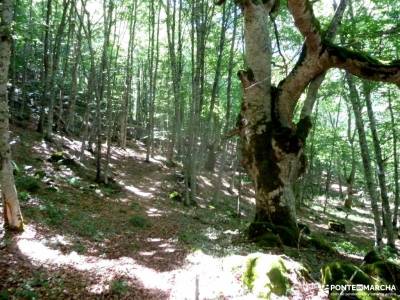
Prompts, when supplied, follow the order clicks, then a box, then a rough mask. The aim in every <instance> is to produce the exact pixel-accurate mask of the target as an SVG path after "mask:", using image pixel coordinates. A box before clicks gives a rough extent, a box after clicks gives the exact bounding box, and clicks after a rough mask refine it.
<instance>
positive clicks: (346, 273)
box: [321, 262, 374, 285]
mask: <svg viewBox="0 0 400 300" xmlns="http://www.w3.org/2000/svg"><path fill="white" fill-rule="evenodd" d="M321 275H322V277H321V282H322V284H324V285H334V284H339V282H348V281H349V280H350V278H352V277H353V279H352V280H351V283H353V284H364V285H373V284H374V281H373V279H372V278H371V277H370V276H368V275H367V274H366V273H365V272H364V271H363V270H361V269H360V268H359V267H357V266H355V265H353V264H350V263H346V262H332V263H329V264H327V265H325V266H323V267H322V269H321Z"/></svg>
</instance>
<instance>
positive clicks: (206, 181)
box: [198, 175, 213, 187]
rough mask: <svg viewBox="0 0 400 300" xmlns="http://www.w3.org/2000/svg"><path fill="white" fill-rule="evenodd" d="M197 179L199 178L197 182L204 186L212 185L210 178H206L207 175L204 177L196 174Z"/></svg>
mask: <svg viewBox="0 0 400 300" xmlns="http://www.w3.org/2000/svg"><path fill="white" fill-rule="evenodd" d="M198 179H199V183H202V184H204V185H205V186H208V187H213V184H212V182H211V180H210V179H208V178H207V177H205V176H203V175H200V176H198Z"/></svg>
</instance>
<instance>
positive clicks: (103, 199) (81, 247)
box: [0, 127, 400, 299]
mask: <svg viewBox="0 0 400 300" xmlns="http://www.w3.org/2000/svg"><path fill="white" fill-rule="evenodd" d="M12 132H13V136H12V150H13V158H14V161H15V163H16V183H17V187H18V190H19V197H20V199H21V208H22V212H23V214H24V217H25V222H26V229H25V231H24V233H22V234H20V235H15V236H8V235H5V233H4V231H3V228H2V227H3V219H2V214H1V216H0V228H1V229H0V299H8V297H10V298H12V297H14V298H16V299H20V298H23V299H38V298H39V299H63V298H64V299H92V298H93V299H110V298H111V299H114V298H115V299H196V298H197V299H217V298H218V299H254V297H255V296H254V295H253V294H251V293H249V292H248V291H247V290H246V288H245V287H244V285H243V284H242V280H241V276H242V274H243V268H244V267H245V265H246V260H247V259H248V256H249V255H251V254H254V253H259V252H263V253H267V254H268V255H282V257H284V258H285V259H286V260H287V261H293V262H299V263H301V264H303V265H304V266H306V267H307V268H308V269H309V270H310V274H311V279H309V280H307V281H304V282H298V284H297V285H296V287H295V288H294V290H293V293H292V295H293V297H292V298H293V299H312V297H316V299H325V298H327V295H326V293H325V292H324V291H323V290H322V289H321V288H320V287H319V286H318V285H315V284H314V285H313V284H312V283H316V282H318V280H319V277H320V273H319V270H320V268H321V266H322V265H323V264H324V263H326V262H330V261H332V260H347V261H353V262H360V261H361V260H362V258H363V256H364V255H365V253H366V252H367V251H368V250H369V249H371V248H372V246H373V226H372V223H371V221H370V219H371V217H370V210H369V208H368V206H367V205H365V204H362V202H357V203H358V204H357V206H355V207H354V209H353V210H352V211H351V212H350V213H347V212H345V211H343V210H341V209H337V208H338V207H341V206H342V205H341V204H340V203H339V202H338V200H335V199H330V201H329V202H328V206H327V211H326V214H323V211H322V210H323V204H324V199H323V198H318V199H317V200H316V201H315V205H314V204H313V206H312V207H304V208H303V209H302V210H301V211H300V216H299V217H300V219H301V220H302V222H303V223H305V224H307V225H308V226H309V227H310V228H311V230H312V232H315V234H318V235H320V236H322V237H324V238H326V239H327V240H329V241H330V243H331V245H332V247H333V248H334V249H336V250H337V251H338V252H334V253H325V252H324V251H320V250H318V249H310V248H307V249H302V248H301V247H299V248H289V247H284V248H269V249H265V248H260V247H259V246H257V245H255V244H252V243H249V242H248V241H247V240H246V239H245V238H244V235H243V231H244V230H245V228H246V227H247V225H248V224H249V222H250V220H251V219H252V212H253V206H254V204H253V201H252V197H253V192H252V190H251V188H250V186H249V185H248V186H246V185H245V186H244V188H243V192H242V203H241V216H240V218H239V217H238V216H237V214H236V205H237V195H236V194H237V191H236V190H233V191H229V183H228V182H229V180H230V179H229V178H230V176H231V172H232V171H229V170H228V171H227V172H225V173H224V178H223V180H222V189H221V191H220V192H219V194H218V197H216V196H215V191H214V189H213V182H215V178H216V177H215V176H217V175H210V174H206V173H202V174H200V176H199V184H200V189H199V196H198V199H197V206H196V207H186V206H184V205H183V203H182V202H181V201H176V200H174V199H171V194H173V193H174V192H177V191H181V190H182V182H181V171H180V168H179V167H178V166H177V167H170V166H168V164H167V162H166V160H165V158H163V157H162V156H158V155H156V156H155V157H154V158H152V159H151V161H150V162H145V147H144V145H143V144H141V143H140V142H130V143H129V145H128V147H127V148H126V149H121V148H118V147H112V161H111V177H112V182H111V183H110V184H108V185H104V184H97V183H95V182H94V181H93V178H94V170H95V168H94V157H93V155H92V154H91V153H90V152H88V151H86V152H85V157H84V159H83V161H82V163H81V162H79V159H78V154H79V151H80V142H79V141H77V140H74V139H69V138H66V137H62V136H56V137H55V139H54V141H53V142H52V143H49V142H45V141H43V140H42V139H41V136H40V135H39V134H38V133H36V132H35V131H33V130H27V129H21V128H18V127H15V128H13V129H12ZM0 209H2V207H0ZM329 219H334V220H341V221H342V222H344V223H345V224H346V228H347V229H348V232H347V233H346V234H342V233H336V232H335V233H333V232H330V231H329V230H328V227H327V226H328V225H327V224H328V221H329ZM399 247H400V245H399Z"/></svg>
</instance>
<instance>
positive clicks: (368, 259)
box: [364, 249, 383, 264]
mask: <svg viewBox="0 0 400 300" xmlns="http://www.w3.org/2000/svg"><path fill="white" fill-rule="evenodd" d="M382 260H383V257H382V255H380V254H379V253H378V251H376V250H375V249H374V250H371V251H369V252H368V253H367V254H366V255H365V257H364V262H365V263H366V264H372V263H375V262H377V261H382Z"/></svg>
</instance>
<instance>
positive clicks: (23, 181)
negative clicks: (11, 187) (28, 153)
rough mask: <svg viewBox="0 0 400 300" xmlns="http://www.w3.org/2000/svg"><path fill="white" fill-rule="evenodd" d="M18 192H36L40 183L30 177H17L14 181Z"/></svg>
mask: <svg viewBox="0 0 400 300" xmlns="http://www.w3.org/2000/svg"><path fill="white" fill-rule="evenodd" d="M15 185H16V186H17V189H18V190H19V191H27V192H31V193H34V192H37V191H38V190H39V189H40V181H39V180H38V179H37V178H35V177H32V176H19V177H17V178H16V180H15Z"/></svg>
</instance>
